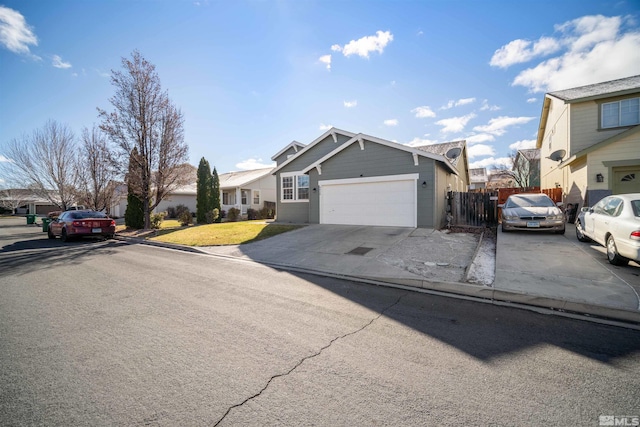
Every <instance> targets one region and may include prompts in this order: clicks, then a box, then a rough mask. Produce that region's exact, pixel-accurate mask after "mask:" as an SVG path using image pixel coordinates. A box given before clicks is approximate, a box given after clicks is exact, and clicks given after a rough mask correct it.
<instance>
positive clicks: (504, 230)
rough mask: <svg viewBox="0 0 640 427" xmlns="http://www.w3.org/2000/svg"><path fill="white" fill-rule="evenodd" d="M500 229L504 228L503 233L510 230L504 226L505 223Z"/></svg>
mask: <svg viewBox="0 0 640 427" xmlns="http://www.w3.org/2000/svg"><path fill="white" fill-rule="evenodd" d="M500 230H502V232H503V233H507V232H508V231H509V230H507V229H506V228H504V225H503V226H501V227H500Z"/></svg>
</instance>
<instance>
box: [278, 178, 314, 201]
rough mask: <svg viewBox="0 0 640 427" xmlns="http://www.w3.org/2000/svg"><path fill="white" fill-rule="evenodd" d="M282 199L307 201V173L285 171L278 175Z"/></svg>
mask: <svg viewBox="0 0 640 427" xmlns="http://www.w3.org/2000/svg"><path fill="white" fill-rule="evenodd" d="M280 182H281V189H282V201H308V200H309V175H305V174H303V173H300V172H287V173H284V174H282V175H280Z"/></svg>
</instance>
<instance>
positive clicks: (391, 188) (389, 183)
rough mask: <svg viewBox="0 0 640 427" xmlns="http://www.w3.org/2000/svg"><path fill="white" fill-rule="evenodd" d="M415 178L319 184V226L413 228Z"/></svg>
mask: <svg viewBox="0 0 640 427" xmlns="http://www.w3.org/2000/svg"><path fill="white" fill-rule="evenodd" d="M417 178H418V175H417V174H408V175H396V176H384V177H373V178H356V179H339V180H338V179H337V180H326V181H320V182H319V184H320V224H348V225H381V226H398V227H415V226H416V223H417V211H416V198H417V194H416V180H417Z"/></svg>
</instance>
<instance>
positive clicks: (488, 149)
mask: <svg viewBox="0 0 640 427" xmlns="http://www.w3.org/2000/svg"><path fill="white" fill-rule="evenodd" d="M467 153H468V154H469V157H470V158H473V157H483V156H493V155H495V154H496V151H495V150H494V148H493V147H492V146H491V145H485V144H476V145H472V146H470V147H468V148H467Z"/></svg>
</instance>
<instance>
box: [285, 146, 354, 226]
mask: <svg viewBox="0 0 640 427" xmlns="http://www.w3.org/2000/svg"><path fill="white" fill-rule="evenodd" d="M337 137H338V142H337V143H336V142H333V137H332V136H331V135H329V136H327V137H326V138H325V139H323V140H322V141H320V142H318V143H317V144H316V145H314V146H313V147H311V148H309V149H308V150H307V151H305V152H304V153H302V154H300V156H299V157H297V158H296V159H294V160H292V161H291V163H289V164H288V165H286V166H285V167H283V168H282V169H281V170H279V171H278V173H277V175H276V177H277V179H276V186H277V187H276V188H277V194H276V198H277V201H276V204H277V206H276V212H277V213H278V214H277V220H278V222H294V223H308V222H309V202H299V203H296V202H287V203H283V202H282V201H281V200H282V197H281V191H282V189H281V188H280V186H281V184H282V182H281V180H280V173H281V172H296V171H300V170H302V169H304V168H306V167H307V166H309V165H310V164H311V163H313V162H315V161H316V160H318V159H320V158H322V157H324V156H325V155H327V154H329V153H330V152H331V151H333V150H335V149H336V148H338V147H340V146H341V145H342V144H343V143H345V142H347V141H348V140H349V139H351V138H349V137H347V136H344V135H340V134H337ZM283 154H286V153H283ZM285 160H286V156H285ZM316 184H317V182H316ZM309 185H310V188H313V185H311V183H310V184H309ZM309 197H310V198H311V197H313V195H310V196H309ZM316 223H317V221H316Z"/></svg>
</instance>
